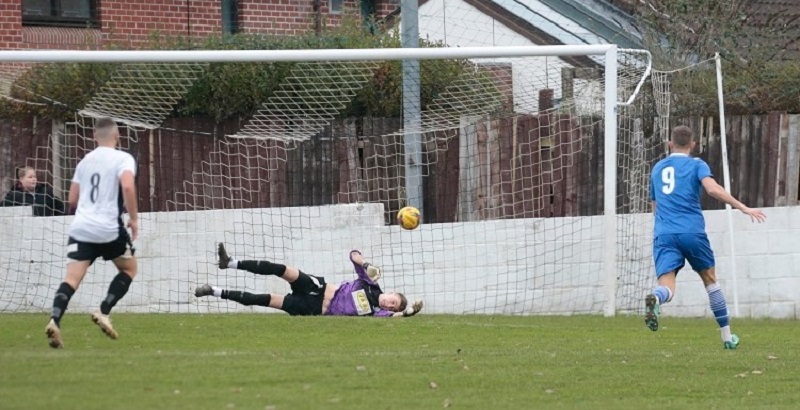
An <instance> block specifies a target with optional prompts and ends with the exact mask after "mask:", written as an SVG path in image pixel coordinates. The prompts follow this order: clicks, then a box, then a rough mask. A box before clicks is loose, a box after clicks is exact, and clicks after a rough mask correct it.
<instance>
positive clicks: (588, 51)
mask: <svg viewBox="0 0 800 410" xmlns="http://www.w3.org/2000/svg"><path fill="white" fill-rule="evenodd" d="M637 51H638V50H637ZM618 52H619V49H618V47H617V46H616V45H613V44H605V45H558V46H509V47H461V48H402V49H398V48H387V49H321V50H142V51H110V50H109V51H106V50H98V51H93V50H77V51H75V50H3V51H0V63H206V62H208V63H218V62H286V61H320V60H338V61H355V60H422V59H469V58H509V57H540V56H557V57H566V56H603V57H604V63H603V65H604V111H605V112H604V121H605V142H604V157H603V161H604V164H605V165H606V166H604V167H603V170H604V171H603V172H604V176H603V191H604V192H603V198H604V203H603V224H604V227H603V232H604V242H603V275H604V278H605V281H604V294H605V301H604V307H603V313H604V315H605V316H613V315H614V314H615V313H616V289H617V274H618V271H617V209H616V200H617V184H616V180H617V165H616V164H617V141H618V137H617V106H618V105H627V104H630V102H631V101H632V100H633V98H634V96H635V95H636V93H635V92H634V94H633V95H632V96H631V97H630V101H627V102H619V101H618V99H617V75H618V73H617V58H618ZM639 52H642V51H639ZM642 53H646V52H642ZM647 71H648V72H649V66H648V69H647ZM646 78H647V74H645V75H644V76H643V77H642V79H641V80H640V82H639V84H638V86H637V91H638V89H639V87H641V85H642V83H643V82H644V79H646ZM609 165H610V166H609Z"/></svg>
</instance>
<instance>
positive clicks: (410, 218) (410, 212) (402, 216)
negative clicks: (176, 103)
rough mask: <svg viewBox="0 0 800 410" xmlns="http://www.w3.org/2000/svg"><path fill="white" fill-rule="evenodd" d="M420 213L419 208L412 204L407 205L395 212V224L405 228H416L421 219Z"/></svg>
mask: <svg viewBox="0 0 800 410" xmlns="http://www.w3.org/2000/svg"><path fill="white" fill-rule="evenodd" d="M421 218H422V215H420V213H419V209H417V208H414V207H413V206H407V207H405V208H403V209H401V210H400V211H399V212H397V224H398V225H400V227H401V228H403V229H406V230H412V229H417V227H418V226H419V223H420V221H421Z"/></svg>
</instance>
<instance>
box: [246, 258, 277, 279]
mask: <svg viewBox="0 0 800 410" xmlns="http://www.w3.org/2000/svg"><path fill="white" fill-rule="evenodd" d="M239 269H244V270H246V271H248V272H253V273H255V274H258V275H275V276H277V277H281V276H283V273H284V272H286V265H281V264H278V263H272V262H268V261H239Z"/></svg>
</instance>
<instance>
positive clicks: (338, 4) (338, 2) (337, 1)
mask: <svg viewBox="0 0 800 410" xmlns="http://www.w3.org/2000/svg"><path fill="white" fill-rule="evenodd" d="M343 8H344V0H328V10H329V11H330V13H331V14H340V13H341V12H342V10H343Z"/></svg>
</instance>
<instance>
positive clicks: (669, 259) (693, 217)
mask: <svg viewBox="0 0 800 410" xmlns="http://www.w3.org/2000/svg"><path fill="white" fill-rule="evenodd" d="M669 146H670V150H671V152H672V154H671V155H670V156H669V157H667V158H665V159H662V160H661V161H659V162H658V163H657V164H656V165H655V167H653V172H652V173H651V175H650V199H651V200H652V201H653V210H654V212H655V229H654V233H653V258H654V259H655V265H656V275H657V277H658V286H657V287H656V288H655V290H653V293H651V294H649V295H647V297H646V298H645V318H644V321H645V323H646V324H647V326H648V327H649V328H650V330H652V331H656V330H658V316H659V313H660V308H659V305H661V304H664V303H667V302H669V301H670V300H672V296H673V295H674V294H675V278H676V276H677V274H678V271H680V270H681V268H683V266H684V264H685V261H686V260H688V261H689V264H690V265H691V266H692V269H693V270H694V271H695V272H697V273H698V274H699V275H700V278H701V279H702V280H703V284H704V285H705V287H706V292H708V299H709V305H710V306H711V311H712V312H713V313H714V317H715V318H716V320H717V323H718V324H719V327H720V330H721V334H722V342H723V347H724V348H725V349H735V348H736V346H737V345H738V344H739V338H738V337H737V336H736V335H734V334H731V328H730V323H729V316H728V307H727V304H726V302H725V296H723V294H722V289H721V288H720V286H719V284H718V283H717V277H716V273H715V271H714V252H713V251H712V250H711V244H710V243H709V241H708V236H707V235H706V223H705V219H704V218H703V212H702V208H701V207H700V189H701V188H705V190H706V192H707V193H708V194H709V195H711V196H712V197H714V198H716V199H718V200H720V201H723V202H725V203H727V204H730V205H731V206H732V207H734V208H736V209H738V210H740V211H742V212H743V213H744V214H746V215H748V216H750V219H751V220H752V221H753V222H763V221H764V220H765V219H766V216H765V215H764V213H763V212H762V211H761V210H758V209H751V208H748V207H747V206H745V205H744V204H742V203H741V202H739V201H738V200H736V198H734V197H733V196H731V195H730V194H728V193H727V192H726V191H725V189H724V188H723V187H721V186H720V185H719V184H717V182H716V181H714V178H713V175H712V174H711V169H709V167H708V164H706V163H705V162H704V161H703V160H701V159H699V158H692V157H690V156H689V153H690V152H692V150H693V149H694V147H695V141H694V140H693V136H692V130H691V129H689V127H686V126H683V125H682V126H678V127H675V128H674V129H673V130H672V135H671V138H670V142H669Z"/></svg>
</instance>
